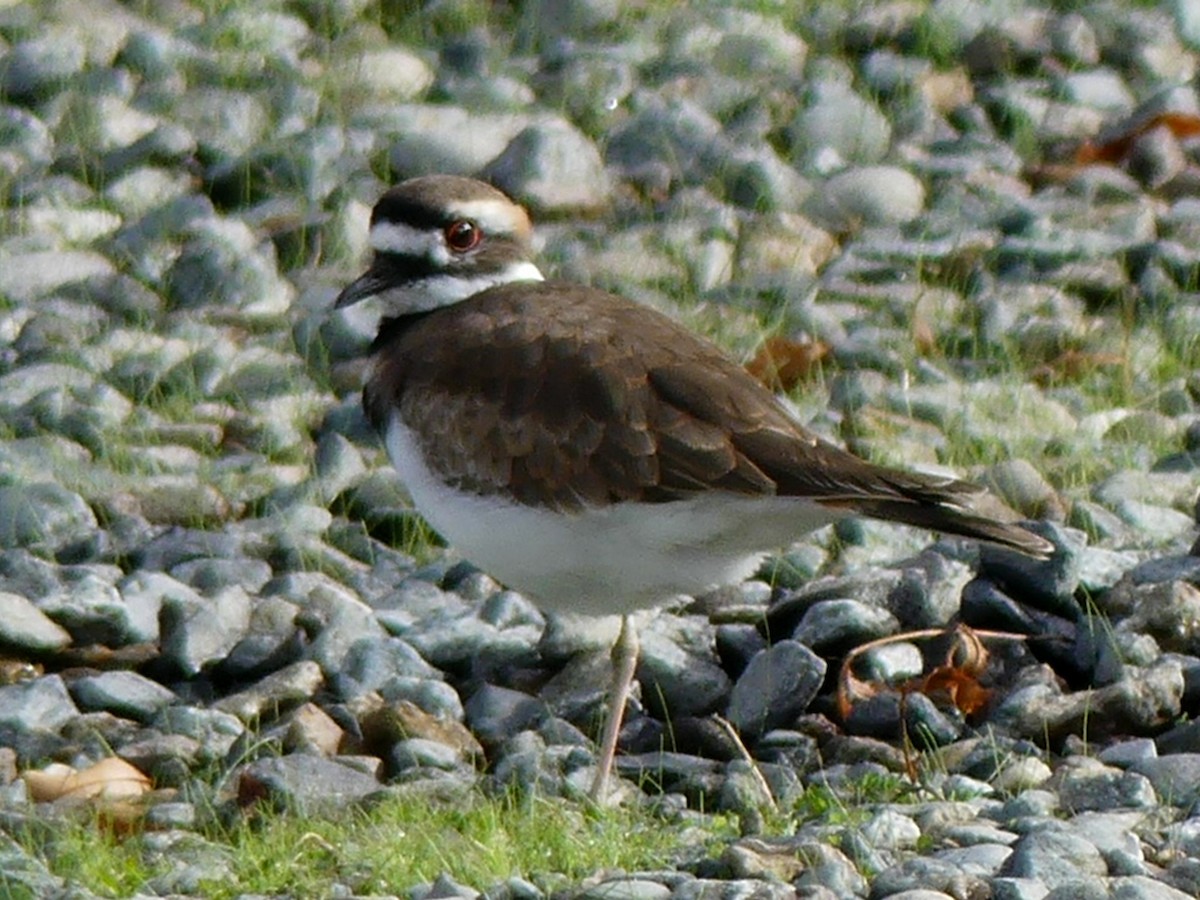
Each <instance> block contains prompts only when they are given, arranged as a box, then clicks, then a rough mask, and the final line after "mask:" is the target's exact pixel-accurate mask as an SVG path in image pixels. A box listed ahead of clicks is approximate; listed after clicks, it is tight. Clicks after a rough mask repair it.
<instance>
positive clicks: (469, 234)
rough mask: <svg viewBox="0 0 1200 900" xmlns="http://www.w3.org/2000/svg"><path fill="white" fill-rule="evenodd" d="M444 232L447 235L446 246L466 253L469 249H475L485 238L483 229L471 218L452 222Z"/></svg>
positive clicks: (457, 251)
mask: <svg viewBox="0 0 1200 900" xmlns="http://www.w3.org/2000/svg"><path fill="white" fill-rule="evenodd" d="M443 233H444V234H445V236H446V246H448V247H449V248H450V249H451V250H453V251H454V252H455V253H466V252H467V251H468V250H473V249H474V248H476V247H478V246H479V242H480V241H482V240H483V229H482V228H480V227H479V226H478V225H476V224H475V223H474V222H472V221H471V220H470V219H459V220H457V221H456V222H451V223H450V224H449V225H447V226H446V230H445V231H444V232H443Z"/></svg>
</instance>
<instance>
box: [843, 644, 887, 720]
mask: <svg viewBox="0 0 1200 900" xmlns="http://www.w3.org/2000/svg"><path fill="white" fill-rule="evenodd" d="M849 658H850V657H846V659H847V660H849ZM877 693H879V689H878V688H877V687H875V685H873V684H871V682H869V681H863V680H862V679H861V678H859V677H858V676H857V675H855V674H854V670H853V668H852V667H851V666H849V665H847V664H846V662H843V663H842V668H841V671H840V672H838V686H837V707H838V715H839V716H841V717H842V721H843V722H845V721H846V719H848V718H850V711H851V710H853V709H854V704H855V703H858V702H859V701H862V700H867V699H869V698H871V697H874V696H875V695H876V694H877Z"/></svg>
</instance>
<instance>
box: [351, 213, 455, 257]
mask: <svg viewBox="0 0 1200 900" xmlns="http://www.w3.org/2000/svg"><path fill="white" fill-rule="evenodd" d="M370 241H371V249H372V250H375V251H376V252H378V253H396V254H399V255H400V256H416V257H423V258H427V259H431V260H433V261H434V262H439V263H446V262H448V261H449V260H450V253H449V251H448V250H447V249H446V244H445V238H444V237H443V236H442V234H441V232H435V231H422V230H420V229H419V228H413V227H412V226H411V225H405V224H404V223H403V222H376V223H375V224H374V225H372V226H371V233H370Z"/></svg>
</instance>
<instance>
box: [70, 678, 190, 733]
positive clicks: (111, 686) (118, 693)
mask: <svg viewBox="0 0 1200 900" xmlns="http://www.w3.org/2000/svg"><path fill="white" fill-rule="evenodd" d="M71 696H72V697H74V698H75V702H76V703H78V704H79V707H80V708H81V709H83V710H87V711H92V710H106V711H108V712H111V713H115V714H116V715H119V716H125V717H126V718H130V719H134V720H135V721H138V722H149V721H150V720H151V719H153V718H154V715H155V714H156V713H157V712H158V711H159V710H160V709H162V708H163V707H164V706H167V705H169V704H171V703H174V702H176V700H177V699H178V698H177V697H176V696H175V692H174V691H172V690H171V689H170V688H166V687H163V686H162V685H161V684H159V683H158V682H157V681H152V680H151V679H149V678H146V677H145V676H144V675H139V674H138V673H136V672H120V671H117V672H101V673H100V674H98V675H85V676H84V677H82V678H77V679H75V680H74V681H72V682H71Z"/></svg>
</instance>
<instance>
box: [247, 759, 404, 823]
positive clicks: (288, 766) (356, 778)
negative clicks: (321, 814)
mask: <svg viewBox="0 0 1200 900" xmlns="http://www.w3.org/2000/svg"><path fill="white" fill-rule="evenodd" d="M239 780H240V781H241V784H242V786H243V787H242V789H243V790H252V791H254V792H261V793H262V794H264V795H265V796H266V797H267V798H269V799H270V800H272V801H273V802H275V803H278V804H280V805H282V806H284V807H286V808H289V809H295V810H298V811H300V812H301V813H303V814H306V815H311V814H315V813H317V812H318V811H320V810H322V809H325V810H330V811H332V810H338V809H344V808H345V807H346V805H347V804H352V803H358V802H361V801H363V800H365V799H366V798H367V797H369V796H370V795H371V794H374V793H375V792H377V791H378V790H380V788H381V787H382V786H381V785H380V783H379V782H378V781H376V780H375V779H374V778H372V777H371V776H370V775H365V774H363V773H362V772H360V771H358V770H357V769H352V768H350V766H347V765H344V764H342V763H339V762H337V761H336V760H332V759H324V758H322V757H319V756H309V755H307V754H304V753H294V754H292V755H290V756H280V757H269V758H266V759H260V760H256V761H254V762H252V763H250V764H249V765H247V766H246V767H244V768H243V769H242V770H241V772H240V774H239Z"/></svg>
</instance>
